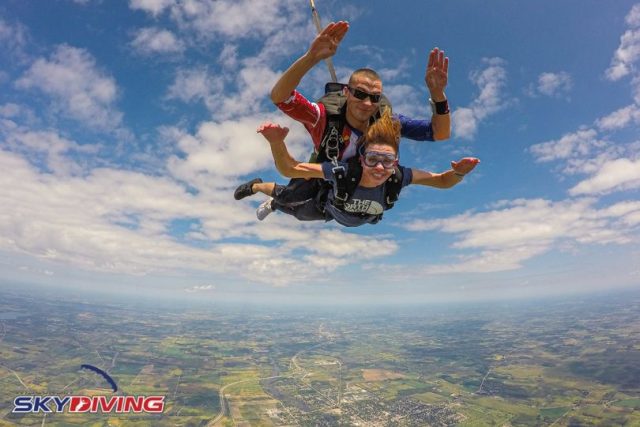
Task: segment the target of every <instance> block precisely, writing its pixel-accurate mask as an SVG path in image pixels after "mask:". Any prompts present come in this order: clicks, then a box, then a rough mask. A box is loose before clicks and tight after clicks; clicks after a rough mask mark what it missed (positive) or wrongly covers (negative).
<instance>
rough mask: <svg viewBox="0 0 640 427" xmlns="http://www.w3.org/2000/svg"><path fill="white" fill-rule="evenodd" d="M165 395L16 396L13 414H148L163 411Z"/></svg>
mask: <svg viewBox="0 0 640 427" xmlns="http://www.w3.org/2000/svg"><path fill="white" fill-rule="evenodd" d="M164 398H165V396H110V397H107V396H64V397H60V396H18V397H16V398H15V399H14V400H13V405H14V408H13V411H11V412H14V413H21V414H24V413H38V412H44V413H52V412H65V409H68V410H67V411H66V412H68V413H80V412H92V413H95V412H104V413H109V412H111V413H134V414H139V413H151V414H159V413H162V412H163V411H164Z"/></svg>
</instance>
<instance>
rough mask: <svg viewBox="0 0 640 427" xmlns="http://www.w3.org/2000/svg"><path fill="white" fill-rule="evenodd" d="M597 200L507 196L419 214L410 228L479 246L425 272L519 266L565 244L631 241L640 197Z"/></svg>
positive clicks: (462, 245) (459, 245)
mask: <svg viewBox="0 0 640 427" xmlns="http://www.w3.org/2000/svg"><path fill="white" fill-rule="evenodd" d="M594 203H595V200H593V199H579V200H565V201H560V202H552V201H549V200H542V199H520V200H513V201H507V202H504V203H502V204H500V207H499V208H496V209H495V210H493V211H488V212H478V213H465V214H462V215H457V216H454V217H451V218H446V219H430V220H428V221H427V220H416V221H413V222H409V223H407V224H406V225H405V228H407V229H408V230H411V231H414V232H416V231H434V230H437V231H441V232H445V233H450V234H454V235H456V236H457V241H456V242H455V243H454V244H453V247H455V248H458V249H462V250H473V251H474V254H473V255H463V256H460V257H458V259H457V260H456V261H455V262H452V263H447V264H441V265H431V266H428V267H426V269H425V273H453V272H491V271H504V270H513V269H517V268H520V267H522V265H523V263H524V262H525V261H526V260H528V259H531V258H533V257H535V256H538V255H540V254H543V253H545V252H548V251H550V250H552V249H553V248H558V247H562V246H563V245H564V246H567V245H568V247H576V246H578V245H582V244H610V243H614V244H626V243H630V242H632V241H633V240H634V236H633V233H634V232H633V228H632V227H631V225H630V224H629V221H627V219H628V218H630V217H631V215H634V214H635V213H636V212H638V210H640V206H638V204H637V203H625V204H622V203H621V204H619V205H616V206H612V207H609V208H607V209H601V210H598V209H596V208H594V206H593V205H594Z"/></svg>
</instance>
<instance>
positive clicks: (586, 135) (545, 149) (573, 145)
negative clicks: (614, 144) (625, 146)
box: [529, 129, 607, 162]
mask: <svg viewBox="0 0 640 427" xmlns="http://www.w3.org/2000/svg"><path fill="white" fill-rule="evenodd" d="M605 146H607V143H606V142H605V141H602V140H600V139H598V133H597V132H596V131H595V130H593V129H582V130H578V131H576V132H574V133H569V134H566V135H563V136H562V138H560V139H558V140H552V141H546V142H542V143H539V144H535V145H532V146H531V147H530V148H529V150H530V151H531V153H532V154H533V156H534V157H535V158H536V161H538V162H549V161H552V160H559V159H568V158H574V157H580V158H582V157H586V156H588V155H590V154H591V153H592V152H593V150H594V149H595V148H602V147H605Z"/></svg>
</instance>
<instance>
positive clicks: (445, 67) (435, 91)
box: [424, 47, 451, 141]
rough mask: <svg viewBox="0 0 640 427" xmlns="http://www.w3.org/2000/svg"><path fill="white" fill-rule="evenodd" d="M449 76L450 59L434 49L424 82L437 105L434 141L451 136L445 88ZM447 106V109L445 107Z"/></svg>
mask: <svg viewBox="0 0 640 427" xmlns="http://www.w3.org/2000/svg"><path fill="white" fill-rule="evenodd" d="M448 75H449V58H447V57H445V56H444V51H443V50H440V49H438V48H437V47H436V48H434V49H433V50H432V51H431V52H430V53H429V62H428V63H427V71H426V73H425V76H424V81H425V83H426V84H427V88H428V89H429V94H430V95H431V100H432V101H433V102H434V103H436V111H435V112H434V113H433V116H432V118H431V126H432V128H433V139H434V140H436V141H441V140H443V139H447V138H449V137H450V136H451V114H450V113H449V107H448V105H447V104H445V103H446V101H447V96H446V95H445V93H444V88H445V87H446V86H447V81H448ZM445 105H447V106H446V109H445V108H444V106H445Z"/></svg>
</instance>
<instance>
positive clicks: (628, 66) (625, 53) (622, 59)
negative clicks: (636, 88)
mask: <svg viewBox="0 0 640 427" xmlns="http://www.w3.org/2000/svg"><path fill="white" fill-rule="evenodd" d="M638 58H640V30H627V31H626V32H625V33H624V34H623V35H622V37H620V46H619V47H618V49H617V50H616V51H615V53H614V54H613V58H612V59H611V65H610V66H609V68H608V69H607V70H606V72H605V75H606V77H607V79H609V80H613V81H615V80H620V79H621V78H622V77H624V76H626V75H628V74H630V73H631V72H632V71H634V64H635V62H636V61H637V60H638Z"/></svg>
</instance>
